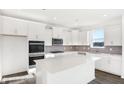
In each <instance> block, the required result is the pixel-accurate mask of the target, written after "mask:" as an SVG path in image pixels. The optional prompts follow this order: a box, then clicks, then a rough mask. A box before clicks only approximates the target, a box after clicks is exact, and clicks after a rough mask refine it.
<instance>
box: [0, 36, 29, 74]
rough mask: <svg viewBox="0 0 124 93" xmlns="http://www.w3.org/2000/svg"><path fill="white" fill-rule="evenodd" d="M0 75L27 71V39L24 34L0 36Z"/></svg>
mask: <svg viewBox="0 0 124 93" xmlns="http://www.w3.org/2000/svg"><path fill="white" fill-rule="evenodd" d="M0 42H1V43H0V44H1V46H0V55H1V56H0V63H1V64H0V65H1V68H0V70H1V71H0V72H1V73H0V74H1V76H4V75H10V74H15V73H18V72H23V71H28V65H29V62H28V39H27V37H25V36H12V35H11V36H9V35H1V36H0Z"/></svg>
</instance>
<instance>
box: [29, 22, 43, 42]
mask: <svg viewBox="0 0 124 93" xmlns="http://www.w3.org/2000/svg"><path fill="white" fill-rule="evenodd" d="M40 29H41V26H40V25H39V24H38V23H36V22H29V23H28V38H29V40H39V39H40V37H39V33H40Z"/></svg>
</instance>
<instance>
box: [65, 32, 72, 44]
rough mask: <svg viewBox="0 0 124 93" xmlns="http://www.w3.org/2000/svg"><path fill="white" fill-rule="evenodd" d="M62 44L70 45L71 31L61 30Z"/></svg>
mask: <svg viewBox="0 0 124 93" xmlns="http://www.w3.org/2000/svg"><path fill="white" fill-rule="evenodd" d="M63 33H64V35H63V44H64V45H72V31H70V30H64V31H63Z"/></svg>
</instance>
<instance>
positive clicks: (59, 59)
mask: <svg viewBox="0 0 124 93" xmlns="http://www.w3.org/2000/svg"><path fill="white" fill-rule="evenodd" d="M97 59H98V57H92V56H87V55H82V54H78V53H77V52H66V53H59V54H55V57H53V58H47V59H42V60H36V61H35V62H36V63H37V65H39V64H40V63H41V62H43V64H44V65H46V70H47V71H49V72H51V73H55V72H59V71H62V70H66V69H69V68H72V67H75V66H78V65H80V64H86V63H87V62H92V61H95V60H97ZM80 60H81V61H80Z"/></svg>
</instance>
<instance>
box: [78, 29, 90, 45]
mask: <svg viewBox="0 0 124 93" xmlns="http://www.w3.org/2000/svg"><path fill="white" fill-rule="evenodd" d="M78 38H79V42H78V45H89V32H88V31H79V36H78Z"/></svg>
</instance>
